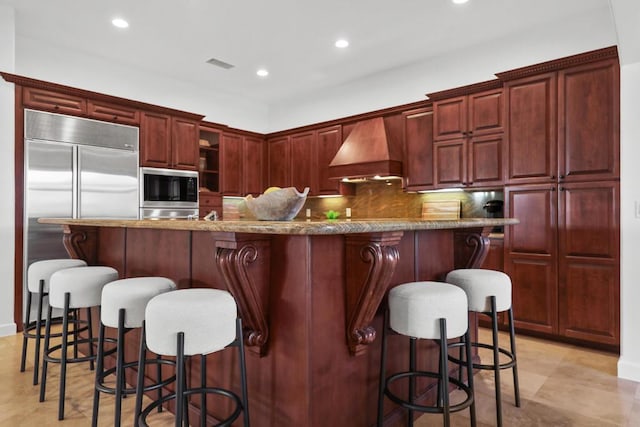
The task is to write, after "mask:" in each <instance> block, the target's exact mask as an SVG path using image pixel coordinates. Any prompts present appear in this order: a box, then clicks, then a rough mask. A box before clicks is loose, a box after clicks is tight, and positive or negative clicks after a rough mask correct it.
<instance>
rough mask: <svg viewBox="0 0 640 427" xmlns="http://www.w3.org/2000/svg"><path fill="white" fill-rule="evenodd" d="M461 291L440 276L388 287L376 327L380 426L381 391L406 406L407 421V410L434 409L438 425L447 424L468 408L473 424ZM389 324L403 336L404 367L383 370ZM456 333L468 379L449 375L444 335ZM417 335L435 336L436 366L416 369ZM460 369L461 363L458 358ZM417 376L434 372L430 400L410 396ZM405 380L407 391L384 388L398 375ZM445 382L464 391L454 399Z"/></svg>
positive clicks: (410, 412) (466, 323)
mask: <svg viewBox="0 0 640 427" xmlns="http://www.w3.org/2000/svg"><path fill="white" fill-rule="evenodd" d="M468 316H469V314H468V311H467V297H466V295H465V294H464V292H463V291H462V290H461V289H460V288H457V287H455V286H453V285H450V284H447V283H442V282H428V281H425V282H411V283H405V284H402V285H398V286H396V287H394V288H392V289H391V290H390V291H389V308H388V310H387V311H386V312H385V321H384V328H383V332H382V355H381V358H380V389H379V394H378V424H377V425H378V426H379V427H380V426H382V423H383V417H384V405H383V403H384V397H385V396H386V397H388V398H389V399H390V400H392V401H393V402H395V403H396V404H398V405H400V406H402V407H404V408H406V409H408V417H407V425H408V426H412V425H413V411H419V412H427V413H439V414H442V415H443V419H444V425H445V426H447V427H448V426H449V425H450V413H451V412H457V411H462V410H464V409H466V408H469V410H470V417H471V425H472V426H475V425H476V412H475V403H474V395H473V370H472V360H471V345H470V338H469V319H468ZM390 330H392V331H394V332H396V333H398V334H401V335H405V336H408V337H409V370H408V371H405V372H399V373H395V374H393V375H391V376H389V377H386V374H385V364H386V357H387V354H386V353H387V339H388V337H387V335H388V334H389V333H390ZM458 337H462V339H463V341H464V343H465V346H464V348H465V349H466V362H465V363H464V365H465V366H466V371H467V377H468V384H464V383H463V382H462V381H460V380H458V379H456V378H451V377H449V369H448V346H447V339H451V338H458ZM418 339H432V340H438V341H439V347H440V351H439V358H438V360H439V363H438V372H437V373H436V372H428V371H421V370H417V369H416V342H417V340H418ZM460 369H462V363H461V364H460ZM421 377H428V378H436V379H437V381H438V396H437V399H436V402H435V404H434V405H432V406H426V405H420V404H418V403H416V402H415V382H416V379H418V378H421ZM405 379H406V380H408V385H409V386H408V389H407V390H408V391H407V397H406V398H404V397H400V396H399V395H397V394H396V393H394V392H393V391H392V390H391V389H390V385H391V384H392V383H394V382H396V381H399V380H405ZM449 383H452V384H454V385H456V386H457V387H459V388H460V389H461V390H462V391H464V393H465V394H466V397H465V399H464V400H463V401H461V402H459V403H456V404H454V405H451V404H450V401H449Z"/></svg>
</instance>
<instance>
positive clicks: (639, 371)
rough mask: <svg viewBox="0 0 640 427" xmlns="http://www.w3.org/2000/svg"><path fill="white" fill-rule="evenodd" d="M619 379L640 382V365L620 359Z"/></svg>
mask: <svg viewBox="0 0 640 427" xmlns="http://www.w3.org/2000/svg"><path fill="white" fill-rule="evenodd" d="M618 378H624V379H626V380H631V381H637V382H640V363H633V362H627V361H625V360H623V359H622V357H621V358H620V359H618Z"/></svg>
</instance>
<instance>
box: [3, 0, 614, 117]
mask: <svg viewBox="0 0 640 427" xmlns="http://www.w3.org/2000/svg"><path fill="white" fill-rule="evenodd" d="M608 3H609V2H608V0H561V1H559V0H535V1H531V0H470V1H469V3H467V4H465V5H454V4H453V3H452V2H451V1H450V0H396V1H389V0H351V1H345V0H323V1H315V2H310V1H304V0H274V1H271V2H268V1H256V0H254V1H246V0H245V1H242V0H182V1H180V0H135V1H131V0H109V1H90V0H0V4H6V5H9V6H11V7H12V8H14V9H15V13H16V32H17V34H18V35H19V36H20V37H25V38H30V39H34V40H46V41H47V43H55V44H57V45H59V46H61V47H63V48H65V49H73V50H78V51H81V52H85V53H90V54H92V55H97V56H100V57H103V58H106V59H108V60H110V61H114V62H117V63H121V64H124V65H126V66H129V67H133V68H136V69H139V70H143V71H150V72H154V73H158V74H161V75H166V76H167V77H171V78H174V79H178V80H180V81H185V82H189V83H193V84H195V85H198V86H199V87H206V88H208V89H212V90H216V89H220V90H224V91H227V92H231V93H233V94H237V95H239V96H242V97H245V98H247V99H255V100H257V101H261V102H265V103H267V104H269V103H273V102H278V101H280V100H282V99H286V98H288V97H292V96H294V95H295V94H298V93H300V92H301V91H304V92H307V93H308V92H310V91H322V90H323V89H327V88H329V87H333V86H336V85H340V84H345V83H347V82H349V81H352V80H357V79H360V78H363V77H365V76H370V75H372V74H375V73H379V72H382V71H387V70H390V69H393V68H397V67H402V66H406V65H408V64H411V63H414V62H418V61H422V60H425V59H427V58H430V57H433V56H437V55H442V54H443V53H447V52H451V51H453V50H458V49H464V48H468V47H469V46H472V45H476V44H480V43H483V42H487V41H490V40H493V39H497V38H501V37H505V36H509V35H510V34H515V33H518V32H523V31H527V30H528V29H532V28H540V27H541V26H544V25H558V22H560V23H561V22H562V18H563V17H566V16H569V15H575V14H580V13H586V12H589V11H592V10H594V9H601V10H608ZM116 16H118V17H123V18H125V19H127V20H128V21H129V23H130V27H129V28H128V29H126V30H121V29H117V28H115V27H113V26H112V25H111V19H112V18H114V17H116ZM340 37H345V38H347V39H348V40H349V41H350V43H351V45H350V46H349V47H348V48H347V49H344V50H340V49H337V48H335V47H334V45H333V43H334V42H335V40H336V39H337V38H340ZM210 58H217V59H220V60H222V61H225V62H228V63H231V64H233V65H235V67H234V68H233V69H230V70H224V69H221V68H217V67H214V66H211V65H209V64H207V63H206V61H207V60H208V59H210ZM259 67H265V68H268V69H269V71H270V75H269V76H268V77H267V78H258V77H257V76H256V74H255V72H256V70H257V69H258V68H259Z"/></svg>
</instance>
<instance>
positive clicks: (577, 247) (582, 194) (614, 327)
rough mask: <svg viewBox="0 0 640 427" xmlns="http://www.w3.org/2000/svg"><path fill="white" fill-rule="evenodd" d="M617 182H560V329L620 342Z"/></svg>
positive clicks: (578, 335)
mask: <svg viewBox="0 0 640 427" xmlns="http://www.w3.org/2000/svg"><path fill="white" fill-rule="evenodd" d="M619 190H620V184H619V183H618V182H612V181H609V182H589V183H570V184H561V185H560V192H559V196H560V199H559V201H560V203H559V218H558V222H559V225H558V229H559V245H558V247H559V255H560V257H559V291H560V293H559V297H560V300H559V303H560V319H559V325H560V334H561V335H564V336H567V337H571V338H577V339H583V340H588V341H592V342H599V343H603V344H614V345H619V343H620V324H619V318H620V311H619V307H620V282H619V277H620V271H619V265H620V255H619V247H620V228H619V217H620V212H619V204H620V200H619Z"/></svg>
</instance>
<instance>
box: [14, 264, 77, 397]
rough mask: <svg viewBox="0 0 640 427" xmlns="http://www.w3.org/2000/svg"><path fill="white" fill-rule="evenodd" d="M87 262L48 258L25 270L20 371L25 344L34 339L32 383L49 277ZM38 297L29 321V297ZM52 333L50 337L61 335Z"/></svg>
mask: <svg viewBox="0 0 640 427" xmlns="http://www.w3.org/2000/svg"><path fill="white" fill-rule="evenodd" d="M86 265H87V263H86V262H85V261H84V260H81V259H49V260H44V261H36V262H34V263H33V264H31V265H30V266H29V269H28V270H27V290H28V292H27V306H26V308H25V316H24V323H23V324H22V358H21V359H20V372H24V371H25V365H26V360H27V345H28V340H29V339H35V345H36V346H35V354H34V358H33V385H37V384H38V370H39V367H40V341H41V340H42V333H41V330H42V305H43V303H44V297H46V296H48V295H49V279H50V278H51V275H52V274H53V273H55V272H56V271H58V270H62V269H65V268H72V267H85V266H86ZM34 294H35V295H37V297H38V309H37V316H38V317H36V320H34V321H31V299H32V298H33V296H34ZM61 336H62V335H61V334H54V335H52V337H61Z"/></svg>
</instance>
